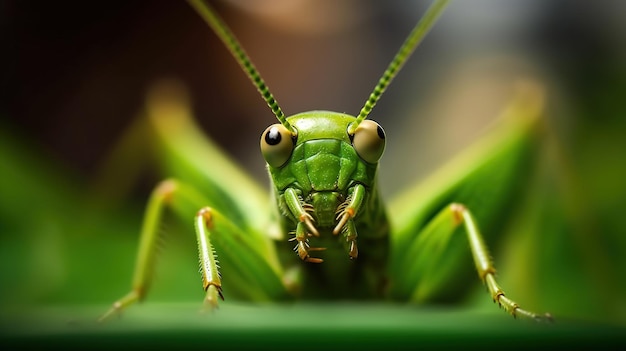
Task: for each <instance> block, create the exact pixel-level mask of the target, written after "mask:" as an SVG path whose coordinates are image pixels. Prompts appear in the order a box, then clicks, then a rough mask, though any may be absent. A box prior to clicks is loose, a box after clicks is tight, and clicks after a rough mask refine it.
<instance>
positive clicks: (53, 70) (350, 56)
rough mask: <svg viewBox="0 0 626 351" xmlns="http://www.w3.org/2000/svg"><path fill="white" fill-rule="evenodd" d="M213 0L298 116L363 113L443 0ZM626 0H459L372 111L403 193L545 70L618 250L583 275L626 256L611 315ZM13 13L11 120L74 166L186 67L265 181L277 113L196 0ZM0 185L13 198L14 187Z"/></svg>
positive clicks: (590, 214)
mask: <svg viewBox="0 0 626 351" xmlns="http://www.w3.org/2000/svg"><path fill="white" fill-rule="evenodd" d="M213 3H214V6H215V8H216V9H217V11H218V12H219V14H220V15H221V16H222V17H223V18H224V20H225V22H226V23H228V24H229V26H230V27H231V28H232V30H233V32H235V33H236V35H237V36H238V38H239V39H240V40H241V42H242V44H243V46H244V47H245V49H246V50H247V52H248V53H249V54H250V56H251V57H252V60H253V61H254V63H255V65H256V66H257V68H258V69H259V70H260V72H261V74H262V75H263V77H264V79H265V80H266V82H267V83H268V86H269V87H270V89H271V90H272V92H273V94H274V96H275V97H276V98H277V100H278V102H279V104H280V105H281V107H282V108H283V110H284V111H285V113H286V114H287V115H291V114H295V113H297V112H302V111H306V110H313V109H327V110H334V111H338V112H346V113H350V114H357V113H358V111H359V109H360V108H361V106H362V104H363V103H364V101H365V99H366V98H367V96H368V94H369V93H370V91H371V90H372V88H373V86H374V85H375V83H376V82H377V80H378V78H379V77H380V75H381V74H382V72H383V71H384V69H385V68H386V65H387V64H388V62H389V61H390V60H391V58H392V57H393V55H394V54H395V51H396V50H397V48H398V47H399V46H400V44H401V43H402V41H403V40H404V38H405V36H406V35H407V33H408V32H409V31H410V30H411V28H412V27H413V25H414V23H415V21H417V20H418V19H419V18H420V16H421V14H422V13H423V11H424V10H425V9H426V7H427V5H428V2H426V1H400V0H394V1H385V2H382V1H373V0H372V1H343V2H340V3H337V2H335V1H308V2H307V1H302V2H291V1H285V2H281V1H277V0H276V1H255V2H246V1H218V2H213ZM624 13H626V3H625V2H623V1H620V0H600V1H593V2H591V1H584V0H577V1H564V0H563V1H549V2H546V1H540V0H532V1H525V0H516V1H506V2H503V1H495V0H493V1H492V0H481V1H471V2H466V1H453V2H452V4H451V5H450V7H449V8H448V10H447V12H446V13H445V14H444V15H443V17H442V18H441V21H440V22H439V23H438V24H437V25H436V26H435V28H434V29H433V31H432V32H431V33H430V35H429V36H428V37H427V39H426V40H425V41H424V43H423V44H422V45H421V46H420V47H419V48H418V49H417V51H416V53H415V54H414V56H413V57H412V58H411V60H410V62H409V63H407V65H406V67H405V68H404V69H403V71H402V72H401V73H400V75H399V76H398V77H397V78H396V80H395V81H394V83H393V84H392V85H391V87H390V88H389V90H388V91H387V93H386V95H385V96H383V98H382V99H381V101H380V102H379V104H378V105H377V106H376V108H375V110H374V112H373V113H372V115H371V117H372V118H373V119H375V120H377V121H378V122H380V123H381V124H382V125H383V126H384V127H385V130H386V133H387V135H388V137H389V140H390V141H389V144H388V148H387V150H386V154H385V157H384V161H383V166H386V167H387V168H388V169H390V170H388V171H385V170H384V169H383V171H382V174H381V180H382V187H383V191H384V192H385V194H393V193H397V192H400V191H402V189H403V188H405V187H406V186H407V185H408V184H412V183H413V182H415V181H417V180H419V179H423V178H424V177H426V176H427V175H428V174H429V172H431V171H432V170H433V169H434V168H435V167H436V166H438V165H440V164H442V163H443V162H444V161H445V160H446V159H448V158H449V157H451V156H452V155H454V154H455V153H457V152H458V151H459V150H461V149H463V147H465V146H466V145H467V144H469V143H470V142H471V141H472V140H475V139H476V138H477V137H479V136H480V132H481V131H482V130H483V129H484V128H485V127H486V126H488V125H489V124H490V122H492V121H493V120H494V119H495V117H497V115H498V111H500V110H501V108H502V107H503V106H504V105H505V104H506V102H507V101H508V99H509V98H510V97H511V94H512V91H513V83H514V82H515V81H516V80H518V79H520V78H523V79H531V80H534V81H536V82H539V83H540V84H542V85H544V86H545V87H546V90H547V91H548V96H547V99H548V110H547V113H546V115H547V116H546V118H547V120H548V124H549V125H550V128H551V133H552V135H553V136H554V138H555V140H556V143H557V144H558V149H559V150H560V151H559V153H560V155H561V156H562V157H563V158H564V159H565V161H564V163H565V164H567V165H568V172H569V174H570V176H571V177H570V179H569V180H568V181H567V184H569V185H568V186H566V187H565V189H566V199H565V200H564V201H565V203H566V206H569V207H570V208H571V209H570V210H568V211H569V213H570V215H572V214H574V215H575V216H576V217H577V218H578V219H579V221H578V222H576V223H575V224H573V227H574V229H575V230H577V231H580V232H581V233H583V234H581V235H582V236H584V237H585V238H586V239H589V238H592V239H591V240H593V241H594V243H596V244H597V245H596V246H597V247H599V248H601V250H600V251H598V252H593V253H592V254H590V256H589V257H601V260H604V261H603V262H604V263H601V264H598V265H591V266H590V267H593V268H590V269H587V270H585V269H582V270H581V271H580V272H581V273H580V274H585V275H596V274H597V275H598V276H599V277H600V276H602V274H603V272H599V271H594V270H595V269H596V267H606V266H611V270H612V272H616V273H617V275H615V276H609V277H608V278H607V277H602V278H598V279H599V280H601V281H602V282H603V283H601V284H600V283H599V284H598V285H597V286H594V288H597V289H599V292H598V294H597V295H596V297H597V298H598V299H604V298H607V299H611V304H612V307H613V308H614V310H615V311H614V315H613V316H612V317H611V318H612V320H614V321H615V320H617V321H619V322H620V323H622V324H624V323H626V320H625V319H624V317H623V316H624V315H626V301H625V300H624V298H623V296H622V297H621V298H620V297H619V293H621V292H625V291H626V289H624V288H625V287H624V283H623V282H622V280H624V274H626V260H625V259H623V258H622V256H623V255H624V253H625V251H624V249H626V225H625V224H624V223H623V213H624V210H626V181H625V179H626V162H624V158H625V156H626V154H625V151H624V150H626V138H625V136H626V104H625V103H624V94H625V93H626V22H624V21H623V14H624ZM0 25H1V28H2V29H1V32H2V33H1V34H0V35H2V37H1V38H2V47H3V48H4V50H3V54H2V55H1V56H2V57H1V59H0V60H1V62H2V66H3V68H4V69H3V70H2V71H3V72H2V79H1V81H0V84H1V86H0V89H1V90H0V99H1V100H0V119H2V120H3V123H2V128H7V130H8V131H10V133H11V134H12V135H14V136H16V138H17V139H18V140H19V141H20V142H21V143H22V142H23V143H24V144H26V145H29V147H30V148H32V149H33V150H36V153H38V154H39V155H40V156H41V157H42V158H43V159H46V160H47V161H48V162H49V163H51V164H53V165H55V167H56V166H58V168H59V169H63V170H66V171H67V172H68V173H69V174H71V177H72V178H69V179H73V180H79V182H84V183H89V182H90V180H93V179H94V178H95V177H96V175H97V173H98V171H99V166H100V165H101V163H102V161H103V159H104V158H105V157H106V155H107V154H108V152H109V151H110V150H111V149H112V148H113V147H114V146H115V143H116V141H117V138H119V136H120V135H121V134H122V133H123V131H124V130H125V129H126V128H127V127H128V126H129V125H130V124H131V123H132V121H133V120H134V119H135V118H136V117H137V115H138V114H139V113H140V112H141V110H142V108H143V104H144V98H145V95H146V92H147V90H148V89H149V88H150V87H151V86H152V85H153V84H154V83H155V82H158V81H160V80H162V79H172V78H173V79H177V80H180V81H181V82H182V83H183V84H184V85H185V86H186V87H187V88H188V90H189V92H190V94H191V97H192V101H193V107H194V111H195V115H196V117H197V119H198V122H199V123H200V124H201V125H202V126H203V128H204V130H205V131H206V133H207V134H208V135H210V136H211V137H212V138H213V139H215V140H216V141H217V142H218V143H219V144H220V145H222V146H223V147H224V149H226V150H228V152H230V153H231V154H232V155H233V156H234V157H235V158H236V159H237V160H239V161H240V162H241V163H243V164H244V165H245V167H246V168H247V169H248V170H249V171H250V172H251V173H253V174H255V175H256V176H257V177H258V178H259V180H260V181H261V182H265V181H266V180H265V177H266V176H265V172H264V168H263V161H262V158H261V157H260V153H259V151H258V137H259V135H260V133H261V132H262V131H263V130H264V129H265V127H266V126H267V125H269V124H272V123H274V117H273V115H272V114H271V111H270V110H269V109H268V108H267V106H265V103H264V102H263V100H262V99H261V98H260V97H259V96H258V93H257V92H256V91H255V89H254V87H253V86H252V84H251V83H250V82H249V81H248V80H247V78H246V77H245V75H244V74H243V73H242V72H241V70H240V68H239V67H238V66H237V64H236V63H235V61H234V60H233V59H232V58H231V57H230V55H229V53H228V52H227V51H226V50H225V49H224V48H223V45H222V44H221V43H220V42H219V41H218V39H217V38H216V37H215V35H214V34H213V33H212V32H211V30H210V29H209V28H208V27H207V25H206V24H205V23H204V22H203V21H202V20H201V19H200V18H199V16H198V15H197V14H195V13H194V12H193V10H192V9H191V8H190V7H189V6H188V5H187V4H186V3H185V2H183V1H150V2H146V1H123V2H102V3H91V2H82V1H62V2H42V1H4V2H2V3H1V5H0ZM5 122H6V123H5ZM407 155H411V157H412V158H411V160H410V162H407V160H406V158H407ZM394 165H402V166H401V167H399V166H395V167H394ZM2 167H10V165H7V164H4V165H2ZM161 176H162V175H154V174H148V175H146V179H144V180H145V182H144V183H142V184H140V185H138V186H137V188H136V190H135V191H136V194H135V195H137V196H136V197H135V198H134V201H136V204H138V206H139V207H140V206H142V204H143V202H144V201H145V198H146V196H147V193H148V191H149V190H150V189H151V188H152V186H153V185H154V183H155V182H156V181H157V180H158V179H159V178H160V177H161ZM3 179H6V178H3V177H2V176H0V181H3ZM555 182H556V183H559V180H558V179H557V180H556V181H555ZM42 191H44V192H45V191H46V190H42ZM0 196H2V199H1V201H2V202H6V203H10V202H12V201H13V199H10V198H7V197H6V196H5V195H2V194H0ZM32 200H33V201H36V200H35V199H32ZM566 212H567V211H566ZM133 218H134V217H133ZM136 219H137V221H139V219H138V218H136ZM4 228H5V230H6V228H8V224H5V225H4ZM133 228H135V227H131V231H132V230H134V229H133ZM0 238H2V239H3V241H4V240H6V239H7V238H8V234H5V233H0ZM22 239H24V238H22ZM26 240H28V239H26ZM134 240H135V238H134V237H133V238H131V239H130V242H131V243H133V244H134V242H135V241H134ZM572 240H575V238H573V239H572ZM6 242H8V241H6ZM83 244H84V245H85V246H84V247H89V244H88V243H83ZM552 245H553V246H555V247H557V248H558V247H559V245H558V243H552ZM52 246H54V245H52ZM128 251H129V252H132V251H134V246H133V247H131V248H129V249H128ZM190 252H191V251H190ZM130 255H132V254H130ZM193 260H195V258H194V257H191V261H193ZM123 264H126V263H123ZM123 264H120V265H123ZM580 266H581V267H584V266H585V262H582V263H581V264H580ZM128 268H129V270H130V268H131V265H130V264H129V265H128ZM579 268H580V267H576V268H574V269H579ZM5 274H6V273H5ZM75 274H78V273H75ZM129 274H130V272H129ZM193 274H195V272H191V275H193ZM568 274H570V273H568ZM571 274H577V273H571ZM109 278H111V277H109ZM59 279H61V278H59ZM193 279H196V277H195V276H194V278H193ZM554 279H558V277H557V278H554ZM61 280H62V279H61ZM592 281H593V279H592ZM125 283H126V281H122V282H121V283H120V285H119V286H122V290H123V289H124V288H123V287H124V286H126V285H125ZM603 284H604V285H603ZM29 286H30V285H29ZM82 288H83V289H88V287H86V286H83V287H82ZM117 288H118V287H111V290H109V292H110V291H113V290H114V289H117ZM59 289H61V290H62V288H59ZM571 289H572V291H575V290H576V289H577V288H576V287H574V286H573V287H571ZM606 289H612V290H613V291H610V292H607V291H605V290H606ZM83 291H86V290H83ZM119 292H121V290H115V293H114V295H115V294H117V293H119ZM605 292H606V294H605ZM16 294H17V293H16ZM42 294H43V293H42ZM74 295H78V293H77V292H76V293H75V294H74ZM74 295H72V293H69V294H68V295H67V296H70V297H71V296H74ZM101 295H102V296H100V295H99V296H98V297H99V298H103V296H104V293H102V294H101ZM11 296H13V295H11ZM107 296H109V294H107ZM616 296H618V297H616ZM114 297H116V295H115V296H111V298H114ZM553 298H555V299H556V297H553ZM84 299H85V300H88V298H84ZM58 300H59V301H67V300H70V298H66V299H65V300H64V299H63V298H59V299H58ZM43 301H45V299H43ZM620 316H621V318H620ZM598 318H601V317H600V316H598Z"/></svg>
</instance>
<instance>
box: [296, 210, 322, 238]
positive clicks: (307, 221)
mask: <svg viewBox="0 0 626 351" xmlns="http://www.w3.org/2000/svg"><path fill="white" fill-rule="evenodd" d="M300 222H303V223H304V225H306V228H307V229H308V230H309V232H310V234H312V235H313V236H316V237H319V236H320V233H319V232H318V231H317V228H315V225H313V216H311V215H310V214H308V213H303V214H302V215H301V216H300Z"/></svg>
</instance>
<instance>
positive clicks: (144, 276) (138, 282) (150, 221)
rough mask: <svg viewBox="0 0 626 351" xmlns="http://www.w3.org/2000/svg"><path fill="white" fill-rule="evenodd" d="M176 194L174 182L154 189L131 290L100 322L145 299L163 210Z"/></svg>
mask: <svg viewBox="0 0 626 351" xmlns="http://www.w3.org/2000/svg"><path fill="white" fill-rule="evenodd" d="M175 191H176V182H174V181H172V180H166V181H163V182H161V183H160V184H159V185H158V186H157V187H156V188H155V189H154V190H153V192H152V194H151V196H150V199H149V200H148V206H147V208H146V213H145V216H144V220H143V224H142V227H141V234H140V242H139V250H138V252H137V259H136V261H135V271H134V275H133V280H132V288H131V291H130V292H129V293H128V294H126V295H124V296H123V297H122V298H121V299H119V300H117V301H115V302H114V303H113V306H111V308H110V309H109V310H108V311H107V312H106V313H105V314H104V315H102V316H101V317H100V318H99V319H98V321H100V322H102V321H104V320H106V319H108V318H109V317H111V316H113V315H114V314H117V313H119V312H121V311H122V310H124V309H125V308H127V307H128V306H130V305H132V304H133V303H135V302H137V301H140V300H142V299H143V298H144V297H145V295H146V292H147V290H148V287H149V285H150V279H151V277H152V272H153V270H154V265H155V261H156V260H155V256H156V252H157V242H158V235H159V234H158V225H159V223H161V219H162V217H163V210H164V208H165V207H166V206H167V205H168V204H169V202H170V201H171V199H172V196H173V194H174V192H175Z"/></svg>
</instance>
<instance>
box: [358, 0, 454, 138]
mask: <svg viewBox="0 0 626 351" xmlns="http://www.w3.org/2000/svg"><path fill="white" fill-rule="evenodd" d="M448 2H449V0H437V1H435V2H434V3H433V4H432V5H430V7H429V8H428V11H426V14H425V15H424V17H422V19H421V20H420V21H419V22H418V23H417V25H416V26H415V28H413V31H411V33H410V34H409V37H408V38H406V40H405V41H404V43H403V44H402V46H401V47H400V50H399V51H398V53H397V54H396V56H395V57H394V58H393V60H392V61H391V63H390V64H389V67H387V70H386V71H385V73H384V74H383V76H382V77H381V78H380V80H379V81H378V84H377V85H376V87H375V88H374V91H372V93H371V94H370V96H369V98H368V99H367V101H366V102H365V105H364V106H363V108H361V112H359V115H358V116H357V118H356V121H354V122H352V124H350V127H348V133H349V134H354V132H355V131H356V128H357V127H358V126H359V124H361V122H363V120H364V119H366V118H367V116H368V115H369V114H370V112H372V109H373V108H374V106H376V103H377V102H378V99H380V97H381V95H382V94H383V93H384V92H385V90H386V89H387V86H389V84H390V83H391V81H392V80H393V78H394V77H395V76H396V75H397V74H398V71H399V70H400V68H402V66H403V65H404V63H405V62H406V60H407V59H408V58H409V56H411V54H412V53H413V51H414V50H415V48H416V47H417V46H418V45H419V44H420V43H421V42H422V39H424V36H425V35H426V33H428V31H429V30H430V29H431V28H432V26H433V25H434V24H435V22H436V21H437V18H439V15H441V13H442V12H443V10H444V8H445V7H446V5H448Z"/></svg>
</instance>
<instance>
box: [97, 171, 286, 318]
mask: <svg viewBox="0 0 626 351" xmlns="http://www.w3.org/2000/svg"><path fill="white" fill-rule="evenodd" d="M202 204H205V205H206V204H210V201H209V200H208V199H206V198H204V197H203V196H202V195H201V194H200V193H199V192H197V191H196V190H195V189H193V188H191V187H189V186H187V185H185V184H184V183H182V182H179V181H176V180H166V181H163V182H161V183H160V184H159V185H158V186H157V187H156V188H155V190H154V191H153V192H152V195H151V196H150V199H149V200H148V206H147V209H146V214H145V217H144V221H143V225H142V229H141V235H140V243H139V250H138V253H137V259H136V262H135V271H134V275H133V281H132V288H131V291H130V292H129V293H127V294H126V295H124V296H123V297H122V298H121V299H119V300H117V301H115V302H114V303H113V305H112V306H111V308H110V309H109V310H108V311H107V312H106V313H105V314H104V315H102V317H100V319H99V320H100V321H104V320H106V319H108V318H110V317H111V316H113V315H116V314H119V313H120V312H122V311H123V310H124V309H126V308H127V307H128V306H130V305H132V304H133V303H135V302H137V301H141V300H142V299H143V298H144V297H145V295H146V293H147V291H148V288H149V286H150V282H151V279H152V272H153V271H154V266H155V263H156V253H157V242H158V234H159V230H158V228H159V224H160V223H161V221H162V217H163V213H164V210H165V209H166V208H171V209H172V210H174V211H175V212H178V213H179V214H180V215H181V216H182V217H183V218H191V217H192V216H193V213H194V212H193V211H196V210H195V209H198V208H200V210H199V211H197V212H196V213H195V216H194V217H193V218H194V224H195V232H196V238H197V244H198V254H199V258H200V273H201V276H202V285H203V288H204V290H205V292H206V293H205V298H204V306H205V308H208V309H212V308H215V307H216V306H217V303H218V301H219V299H223V294H222V282H221V275H220V271H219V265H218V261H217V254H216V249H215V247H214V245H217V248H218V251H219V252H221V253H222V254H223V255H222V256H221V258H222V259H223V260H224V261H226V262H228V263H229V267H230V269H231V272H236V273H237V274H236V276H233V277H232V278H231V279H230V280H229V282H230V283H229V287H232V289H233V291H235V290H236V291H238V292H239V295H241V296H245V297H246V298H249V299H252V300H260V301H265V300H270V299H271V298H272V297H273V296H284V295H285V293H286V290H285V286H284V284H283V282H282V280H281V276H282V270H281V267H280V266H277V265H276V263H275V262H276V260H275V259H274V257H273V255H272V252H268V251H267V250H266V248H267V247H266V246H265V245H263V243H264V241H262V240H261V238H260V237H257V236H255V235H254V233H253V232H250V231H249V230H244V229H242V228H240V227H239V226H238V225H237V224H235V223H234V222H233V221H231V220H230V219H229V218H227V217H226V216H225V215H224V214H223V213H222V212H220V211H218V210H217V209H215V208H214V207H202V206H203V205H202ZM237 276H240V277H241V279H238V278H237Z"/></svg>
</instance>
